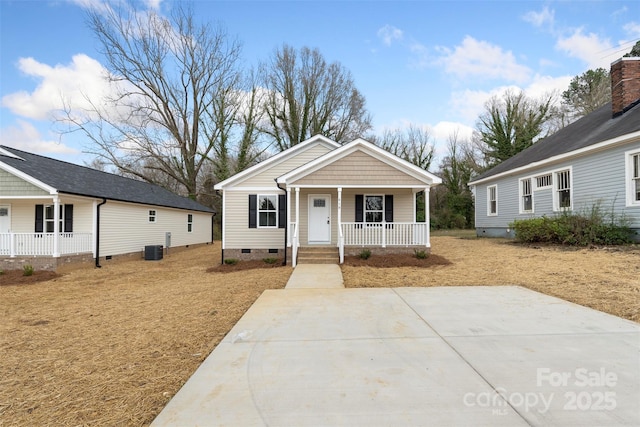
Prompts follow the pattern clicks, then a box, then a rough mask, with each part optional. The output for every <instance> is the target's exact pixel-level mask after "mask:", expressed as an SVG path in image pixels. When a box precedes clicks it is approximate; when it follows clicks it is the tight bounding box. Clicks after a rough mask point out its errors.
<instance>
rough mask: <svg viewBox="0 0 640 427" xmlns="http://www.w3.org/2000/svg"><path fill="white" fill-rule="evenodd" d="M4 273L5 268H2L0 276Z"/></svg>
mask: <svg viewBox="0 0 640 427" xmlns="http://www.w3.org/2000/svg"><path fill="white" fill-rule="evenodd" d="M3 274H4V270H3V269H1V268H0V276H2V275H3Z"/></svg>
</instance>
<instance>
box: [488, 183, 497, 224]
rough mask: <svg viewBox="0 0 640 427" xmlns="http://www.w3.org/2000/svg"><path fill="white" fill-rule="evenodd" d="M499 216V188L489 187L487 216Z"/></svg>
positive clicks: (495, 186)
mask: <svg viewBox="0 0 640 427" xmlns="http://www.w3.org/2000/svg"><path fill="white" fill-rule="evenodd" d="M497 215H498V186H497V185H491V186H489V187H487V216H497Z"/></svg>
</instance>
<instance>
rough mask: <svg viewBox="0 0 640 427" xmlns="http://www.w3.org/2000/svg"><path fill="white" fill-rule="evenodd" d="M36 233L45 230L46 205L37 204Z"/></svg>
mask: <svg viewBox="0 0 640 427" xmlns="http://www.w3.org/2000/svg"><path fill="white" fill-rule="evenodd" d="M35 230H36V231H35V232H36V233H42V231H43V230H44V205H36V228H35Z"/></svg>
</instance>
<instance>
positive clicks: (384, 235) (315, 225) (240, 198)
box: [214, 135, 441, 266]
mask: <svg viewBox="0 0 640 427" xmlns="http://www.w3.org/2000/svg"><path fill="white" fill-rule="evenodd" d="M440 182H441V180H440V178H438V177H436V176H434V175H432V174H430V173H429V172H427V171H425V170H423V169H420V168H419V167H417V166H415V165H413V164H411V163H409V162H407V161H405V160H402V159H400V158H398V157H396V156H394V155H392V154H390V153H389V152H387V151H385V150H383V149H381V148H379V147H377V146H375V145H373V144H371V143H369V142H367V141H365V140H362V139H356V140H354V141H352V142H350V143H348V144H345V145H340V144H338V143H337V142H335V141H332V140H330V139H328V138H325V137H323V136H320V135H318V136H314V137H312V138H309V139H308V140H306V141H303V142H301V143H300V144H297V145H295V146H294V147H292V148H290V149H288V150H285V151H283V152H281V153H279V154H277V155H275V156H273V157H271V158H269V159H267V160H265V161H263V162H261V163H259V164H257V165H255V166H253V167H251V168H249V169H247V170H245V171H243V172H240V173H238V174H236V175H234V176H232V177H231V178H229V179H227V180H225V181H222V182H220V183H218V184H217V185H216V186H215V187H214V188H215V189H216V190H219V191H220V192H222V251H223V254H222V257H223V259H225V258H239V259H252V258H253V259H256V258H258V259H260V258H265V257H283V258H284V260H285V262H286V263H291V265H293V266H295V265H296V262H297V254H298V249H299V248H301V247H313V246H316V247H317V246H320V247H322V246H330V247H337V248H338V249H339V259H340V262H342V261H343V260H344V254H345V252H346V253H347V254H349V253H359V252H360V251H361V250H362V249H363V248H367V249H370V250H371V251H372V252H373V253H375V252H378V253H389V252H398V251H408V250H409V251H413V250H414V249H416V248H419V249H420V250H425V251H428V250H429V248H430V246H431V245H430V239H429V189H430V188H431V187H433V186H435V185H437V184H439V183H440ZM421 191H424V192H425V195H426V197H425V212H426V222H417V221H416V194H417V193H418V192H421Z"/></svg>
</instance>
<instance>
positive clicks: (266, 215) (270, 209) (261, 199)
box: [258, 195, 278, 227]
mask: <svg viewBox="0 0 640 427" xmlns="http://www.w3.org/2000/svg"><path fill="white" fill-rule="evenodd" d="M258 226H259V227H277V226H278V196H276V195H258Z"/></svg>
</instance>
